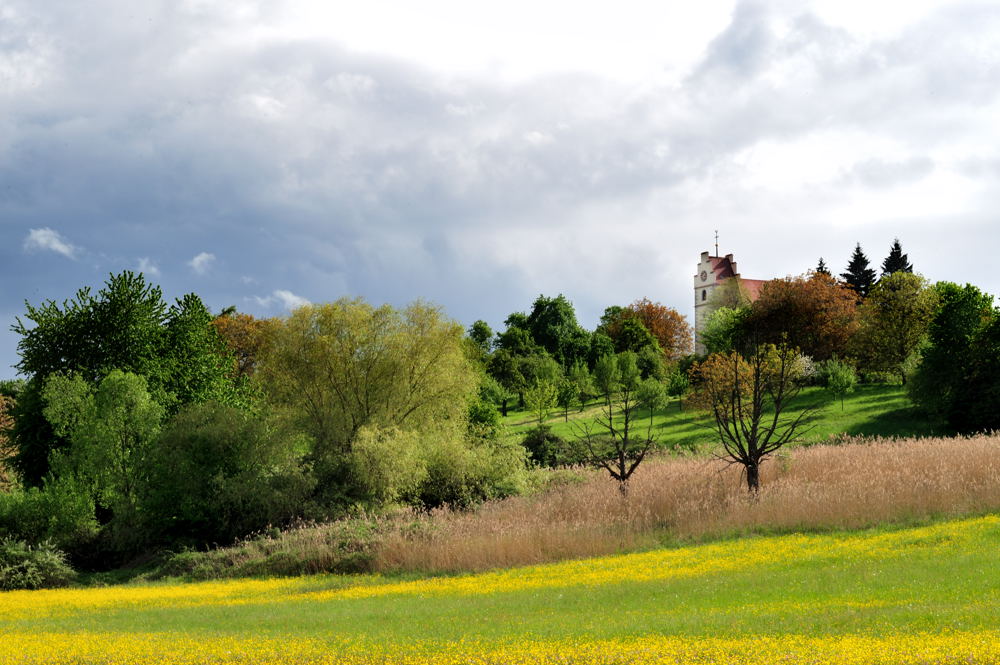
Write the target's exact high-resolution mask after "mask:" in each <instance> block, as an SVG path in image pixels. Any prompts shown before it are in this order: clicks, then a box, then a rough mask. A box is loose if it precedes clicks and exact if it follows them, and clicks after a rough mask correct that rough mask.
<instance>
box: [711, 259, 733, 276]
mask: <svg viewBox="0 0 1000 665" xmlns="http://www.w3.org/2000/svg"><path fill="white" fill-rule="evenodd" d="M708 259H709V260H710V261H711V262H712V272H714V273H715V279H716V280H723V279H726V278H727V277H732V276H733V275H735V274H736V273H734V272H733V264H732V262H731V261H730V260H729V258H728V257H725V256H710V257H708Z"/></svg>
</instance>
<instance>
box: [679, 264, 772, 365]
mask: <svg viewBox="0 0 1000 665" xmlns="http://www.w3.org/2000/svg"><path fill="white" fill-rule="evenodd" d="M716 254H718V245H716ZM730 279H736V280H738V281H739V291H738V293H740V294H741V295H740V296H739V297H740V298H741V299H749V301H750V302H753V301H754V300H756V299H757V295H758V294H759V293H760V287H761V285H763V283H764V282H763V281H762V280H758V279H743V278H741V277H740V273H739V272H737V270H736V261H734V260H733V255H732V254H726V255H725V256H711V255H710V254H709V253H708V252H702V253H701V260H700V261H699V262H698V268H697V272H696V273H695V275H694V351H695V353H705V345H704V344H702V343H701V331H702V330H704V329H705V321H707V320H708V317H709V316H710V315H711V314H712V312H714V311H715V310H716V308H718V306H719V304H718V299H713V298H712V296H713V295H714V294H715V292H716V291H717V290H718V289H719V287H720V286H722V284H723V283H725V282H726V281H728V280H730Z"/></svg>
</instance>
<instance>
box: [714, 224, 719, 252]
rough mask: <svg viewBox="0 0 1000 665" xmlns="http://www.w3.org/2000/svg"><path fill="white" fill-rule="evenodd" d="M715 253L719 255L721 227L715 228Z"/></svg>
mask: <svg viewBox="0 0 1000 665" xmlns="http://www.w3.org/2000/svg"><path fill="white" fill-rule="evenodd" d="M715 255H716V256H718V255H719V229H715Z"/></svg>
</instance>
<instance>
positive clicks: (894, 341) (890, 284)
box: [856, 272, 937, 384]
mask: <svg viewBox="0 0 1000 665" xmlns="http://www.w3.org/2000/svg"><path fill="white" fill-rule="evenodd" d="M936 307H937V293H936V292H935V291H934V289H932V288H930V287H929V286H928V284H927V280H925V279H924V278H923V277H921V276H920V275H914V274H912V273H908V272H897V273H894V274H891V275H887V276H886V277H883V278H882V279H881V280H879V283H878V284H877V285H876V286H875V288H874V289H872V291H871V293H869V294H868V298H867V299H866V300H865V302H864V304H862V306H861V308H860V310H859V319H860V322H861V329H860V332H859V334H858V337H857V342H856V348H857V354H858V356H859V357H860V358H861V359H862V362H864V363H865V364H866V365H867V366H868V367H869V369H875V370H880V371H884V372H892V373H894V374H896V375H898V376H899V378H900V380H901V381H902V382H903V383H904V384H905V383H906V371H905V367H906V363H907V361H908V360H909V359H910V357H911V356H912V355H913V354H914V352H915V351H916V350H917V347H918V345H919V344H920V343H921V342H922V341H923V340H924V338H925V337H926V335H927V328H928V326H929V325H930V322H931V319H932V318H933V316H934V311H935V309H936Z"/></svg>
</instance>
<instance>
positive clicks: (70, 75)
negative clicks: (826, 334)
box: [0, 0, 1000, 378]
mask: <svg viewBox="0 0 1000 665" xmlns="http://www.w3.org/2000/svg"><path fill="white" fill-rule="evenodd" d="M998 67H1000V6H998V5H997V3H995V2H961V1H950V2H926V1H915V0H909V1H907V2H899V3H893V2H877V1H876V2H872V0H865V1H864V2H860V1H859V2H855V1H853V0H851V1H848V0H830V1H828V2H827V1H821V2H813V3H808V2H802V1H801V0H794V1H789V2H698V3H691V2H683V3H682V2H672V3H667V2H662V1H661V2H638V1H632V0H619V1H618V2H615V3H593V6H592V5H591V4H590V3H581V2H579V0H574V1H569V0H567V1H565V2H564V1H561V0H560V1H553V0H547V1H546V2H537V0H532V1H530V2H529V1H527V0H507V1H506V2H503V3H495V2H494V3H480V2H469V1H468V0H423V1H422V2H409V1H407V0H365V2H351V3H346V2H343V3H342V2H329V1H328V0H315V1H296V2H291V1H284V0H262V1H260V2H256V1H253V0H245V1H228V0H186V1H178V0H164V1H162V2H158V1H154V0H129V1H128V2H125V1H123V0H118V1H110V0H92V1H90V2H86V3H81V2H78V1H77V0H47V1H46V2H39V1H38V0H0V324H2V330H0V378H2V377H10V376H13V375H14V370H13V369H10V368H9V366H10V365H12V364H13V363H15V362H16V360H17V357H16V344H17V337H16V336H15V335H13V334H12V333H9V332H8V331H7V329H8V327H9V325H10V324H11V323H12V322H13V320H14V317H15V316H17V315H19V314H22V313H23V312H24V301H25V300H28V301H29V302H31V303H35V304H37V303H40V302H41V301H43V300H45V299H48V298H53V299H56V300H63V299H65V298H68V297H70V296H72V295H73V293H74V292H75V291H76V290H77V289H78V288H79V287H81V286H84V285H93V286H99V285H100V284H101V283H102V282H103V281H104V279H105V278H106V277H107V275H108V274H109V273H111V272H118V271H120V270H123V269H131V270H142V271H144V272H145V273H146V275H147V276H148V277H150V278H151V279H152V280H154V281H156V282H157V283H159V284H161V285H162V286H163V288H164V291H165V293H166V294H167V295H168V297H170V298H171V299H172V298H174V297H178V296H180V295H182V294H183V293H186V292H189V291H195V292H197V293H198V294H200V295H201V296H202V297H203V298H204V299H205V301H206V303H207V304H208V305H209V306H210V307H211V308H212V309H213V310H218V309H221V308H222V307H225V306H227V305H236V306H237V307H238V308H239V309H240V310H242V311H246V312H250V313H252V314H255V315H260V316H274V315H280V314H282V313H285V312H287V311H288V308H290V307H294V306H296V305H297V304H299V303H302V302H306V301H311V302H324V301H331V300H335V299H336V298H339V297H341V296H345V295H347V296H363V297H365V298H367V299H368V300H370V301H372V302H376V303H381V302H389V303H392V304H395V305H402V304H405V303H407V302H409V301H411V300H414V299H416V298H423V299H426V300H430V301H433V302H436V303H440V304H441V305H443V306H444V307H445V309H446V310H447V312H448V313H449V314H450V315H451V316H452V317H454V318H456V319H458V320H460V321H461V322H462V323H463V324H465V325H468V324H470V323H471V322H472V321H474V320H476V319H479V318H482V319H486V320H487V321H489V322H490V323H491V324H493V325H494V326H495V327H497V326H499V325H500V323H501V322H502V320H503V319H504V318H505V317H506V315H507V314H509V313H510V312H512V311H516V310H526V309H528V308H530V306H531V302H532V301H533V299H534V298H535V297H536V296H537V295H538V294H540V293H543V294H546V295H556V294H558V293H563V294H565V295H566V296H567V297H568V298H569V299H570V300H571V301H573V303H574V304H575V305H576V309H577V314H578V316H579V318H580V321H581V323H582V324H583V325H585V326H587V327H588V328H590V327H593V326H594V325H595V324H596V322H597V319H598V317H599V316H600V313H601V311H603V309H604V307H606V306H607V305H610V304H627V303H629V302H631V301H633V300H636V299H638V298H642V297H649V298H651V299H653V300H658V301H661V302H663V303H665V304H667V305H670V306H672V307H676V308H677V309H679V310H680V311H682V312H684V313H685V314H687V315H688V316H689V317H690V316H691V315H692V310H693V293H694V292H693V284H692V276H693V274H694V269H695V266H696V264H697V261H698V255H699V253H700V252H702V251H703V250H708V249H711V248H712V243H713V231H714V230H715V229H718V230H719V234H720V238H721V239H720V250H721V252H722V253H728V252H732V253H733V254H735V256H736V259H737V260H738V262H739V267H740V270H741V272H742V274H743V276H744V277H752V278H759V279H766V278H770V277H775V276H784V275H788V274H800V273H802V272H804V271H806V270H807V269H810V268H813V267H814V266H815V265H816V262H817V259H818V258H819V257H820V256H823V257H824V258H825V259H826V260H827V262H828V263H829V265H830V266H831V268H833V269H834V271H835V272H840V271H842V270H843V269H844V268H845V267H846V263H847V260H848V257H849V255H850V253H851V251H852V249H853V247H854V245H855V243H856V242H861V243H862V246H863V248H864V249H865V251H866V253H867V254H868V256H869V258H870V259H871V260H872V263H873V264H880V263H881V261H882V259H883V258H884V257H885V255H886V254H887V252H888V249H889V245H890V244H891V243H892V240H893V238H895V237H899V238H900V240H901V241H902V243H903V248H904V250H905V251H906V252H908V253H909V255H910V259H911V260H912V261H913V263H914V264H915V267H916V269H917V271H918V272H921V273H923V274H924V275H925V276H927V277H928V278H930V279H932V280H939V279H947V280H953V281H959V282H966V281H968V282H972V283H974V284H977V285H979V286H981V287H982V288H984V289H986V290H987V291H989V292H991V293H1000V272H998V269H997V267H996V264H997V260H996V258H995V256H994V253H995V248H996V247H997V245H998V244H1000V226H998V221H1000V186H998V185H1000V122H998V118H1000V98H998V95H1000V69H998Z"/></svg>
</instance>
